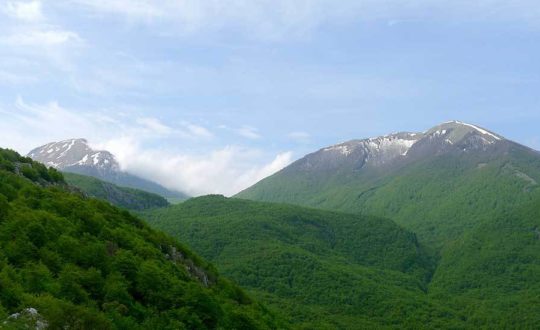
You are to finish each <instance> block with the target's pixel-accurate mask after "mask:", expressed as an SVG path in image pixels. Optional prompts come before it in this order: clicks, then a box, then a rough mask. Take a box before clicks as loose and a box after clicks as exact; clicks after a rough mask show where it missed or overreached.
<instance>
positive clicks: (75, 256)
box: [0, 149, 284, 329]
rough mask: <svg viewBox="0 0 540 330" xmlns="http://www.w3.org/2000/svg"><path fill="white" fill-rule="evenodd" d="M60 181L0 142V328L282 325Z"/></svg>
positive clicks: (166, 243) (200, 264) (204, 268)
mask: <svg viewBox="0 0 540 330" xmlns="http://www.w3.org/2000/svg"><path fill="white" fill-rule="evenodd" d="M67 189H68V188H67V186H66V184H65V183H64V181H63V177H62V175H61V174H60V173H59V172H57V171H56V170H54V169H47V168H46V167H45V166H43V165H41V164H39V163H36V162H33V161H32V160H30V159H29V158H24V157H20V156H19V155H18V154H17V153H15V152H12V151H9V150H3V149H0V322H1V323H0V324H1V327H2V328H8V329H10V328H15V329H29V328H35V329H44V328H50V329H215V328H221V329H252V328H255V329H256V328H262V329H269V328H283V327H284V326H283V325H278V324H276V323H275V321H274V317H273V316H272V315H271V314H269V313H268V312H267V311H266V310H265V309H264V308H263V307H261V306H260V305H258V304H257V303H255V302H253V301H252V300H251V299H250V298H249V297H247V296H246V295H245V294H244V293H243V292H242V290H241V289H240V288H238V287H237V286H235V285H233V284H231V283H229V282H228V281H227V280H225V279H224V278H222V277H220V276H219V275H218V274H217V272H216V271H215V269H214V268H213V267H212V266H211V265H210V264H208V263H206V262H205V261H203V260H201V259H200V258H198V257H197V256H196V255H194V254H193V253H191V252H190V251H189V250H188V249H186V248H185V247H183V246H182V245H180V244H179V243H178V242H177V241H176V240H174V239H172V238H171V237H169V236H167V235H165V234H162V233H160V232H157V231H155V230H152V229H150V228H149V227H148V226H147V225H145V224H144V223H143V222H142V221H141V220H139V219H137V218H135V217H134V216H132V215H131V214H130V213H128V212H127V211H122V210H119V209H117V208H115V207H113V206H111V205H110V204H108V203H106V202H102V201H99V200H96V199H87V198H83V197H81V196H79V195H77V194H73V193H69V192H67Z"/></svg>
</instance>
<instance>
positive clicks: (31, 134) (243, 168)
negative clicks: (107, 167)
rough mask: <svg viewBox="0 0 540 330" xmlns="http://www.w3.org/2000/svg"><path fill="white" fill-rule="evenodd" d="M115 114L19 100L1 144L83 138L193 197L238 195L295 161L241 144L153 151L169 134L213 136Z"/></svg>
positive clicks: (1, 114) (8, 114)
mask: <svg viewBox="0 0 540 330" xmlns="http://www.w3.org/2000/svg"><path fill="white" fill-rule="evenodd" d="M112 113H113V114H112V115H110V114H109V111H96V110H92V111H84V110H81V109H69V108H66V107H63V106H61V105H60V104H59V103H58V102H56V101H52V102H49V103H46V104H34V103H29V102H27V101H25V100H24V99H23V98H22V97H18V98H17V100H16V102H15V103H14V104H13V105H11V106H4V107H0V131H1V132H2V141H0V145H1V146H2V147H9V148H15V149H16V150H19V151H20V152H23V153H25V152H28V151H29V150H31V149H33V148H34V147H37V146H39V145H42V144H45V143H47V142H51V141H60V140H65V139H68V138H74V137H84V138H87V139H88V140H89V141H90V142H91V143H92V144H93V145H94V146H96V147H98V148H104V149H108V150H110V151H111V152H113V153H114V154H115V155H116V156H117V157H118V160H119V162H120V164H121V166H122V168H124V169H126V170H127V171H130V172H132V173H134V174H137V175H140V176H142V177H145V178H147V179H150V180H154V181H157V182H159V183H161V184H163V185H164V186H167V187H169V188H171V189H178V190H182V191H186V192H188V193H190V194H194V195H199V194H207V193H220V194H225V195H232V194H235V193H237V192H239V191H240V190H242V189H245V188H247V187H248V186H250V185H252V184H254V183H255V182H257V181H258V180H261V179H262V178H264V177H266V176H267V175H270V174H272V173H274V172H275V171H277V170H280V169H281V168H283V167H284V166H286V165H288V164H289V163H290V162H291V159H292V153H291V152H283V153H277V154H275V155H269V154H268V153H265V152H263V151H262V150H259V149H256V148H246V147H242V146H237V145H225V146H220V147H215V148H211V149H210V150H207V151H198V152H197V151H193V150H191V151H187V150H181V149H180V150H179V149H178V148H172V147H167V146H163V147H160V148H153V147H152V146H148V142H152V141H153V140H154V139H155V138H156V137H160V138H164V136H167V135H170V136H172V137H173V138H174V139H175V141H176V142H177V143H181V141H183V140H182V139H188V140H187V141H190V143H189V144H190V145H191V144H192V142H193V139H203V140H204V139H208V138H210V137H213V136H214V135H213V134H212V133H211V132H210V131H208V130H207V129H206V128H204V127H203V126H200V125H196V124H193V123H190V122H187V121H183V122H182V123H181V124H180V125H179V126H178V127H176V128H175V127H172V126H169V125H166V124H165V123H164V121H161V120H159V119H157V118H154V117H136V116H135V118H134V119H131V117H133V116H131V115H125V114H121V113H120V114H117V115H115V114H114V113H115V112H112ZM196 149H198V148H196Z"/></svg>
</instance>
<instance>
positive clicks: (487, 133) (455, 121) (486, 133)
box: [446, 120, 501, 141]
mask: <svg viewBox="0 0 540 330" xmlns="http://www.w3.org/2000/svg"><path fill="white" fill-rule="evenodd" d="M450 123H455V124H460V125H464V126H468V127H471V128H474V129H475V130H477V131H478V132H480V133H482V134H484V135H488V136H491V137H492V138H494V139H495V140H499V141H500V140H501V138H500V137H498V136H497V135H495V134H493V133H491V132H488V131H486V130H485V129H483V128H480V127H478V126H475V125H472V124H467V123H464V122H462V121H458V120H454V121H449V122H447V123H446V124H450Z"/></svg>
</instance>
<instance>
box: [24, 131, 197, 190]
mask: <svg viewBox="0 0 540 330" xmlns="http://www.w3.org/2000/svg"><path fill="white" fill-rule="evenodd" d="M28 157H30V158H32V159H34V160H36V161H38V162H40V163H43V164H45V165H46V166H51V167H54V168H56V169H58V170H61V171H63V172H69V173H77V174H82V175H86V176H92V177H95V178H98V179H100V180H103V181H107V182H110V183H113V184H116V185H118V186H121V187H128V188H134V189H140V190H144V191H148V192H151V193H154V194H158V195H160V196H163V197H165V198H171V199H174V200H183V199H186V198H187V197H188V196H187V195H186V194H184V193H182V192H178V191H172V190H170V189H167V188H165V187H163V186H161V185H159V184H157V183H155V182H152V181H148V180H145V179H143V178H140V177H138V176H135V175H132V174H130V173H127V172H124V171H122V170H121V169H120V164H118V162H117V161H116V159H115V157H114V155H113V154H111V153H110V152H108V151H105V150H94V149H92V148H91V147H90V146H89V145H88V141H86V140H85V139H70V140H65V141H60V142H51V143H48V144H46V145H43V146H41V147H38V148H35V149H34V150H32V151H30V152H29V153H28Z"/></svg>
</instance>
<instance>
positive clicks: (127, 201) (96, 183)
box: [64, 172, 169, 211]
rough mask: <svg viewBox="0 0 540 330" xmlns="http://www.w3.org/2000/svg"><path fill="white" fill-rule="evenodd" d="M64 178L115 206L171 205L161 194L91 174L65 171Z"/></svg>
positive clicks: (131, 207) (155, 206)
mask: <svg viewBox="0 0 540 330" xmlns="http://www.w3.org/2000/svg"><path fill="white" fill-rule="evenodd" d="M64 179H65V180H66V182H67V183H68V184H69V185H71V186H73V187H76V188H77V189H79V190H81V191H82V192H83V193H85V194H86V195H88V196H89V197H93V198H99V199H102V200H106V201H108V202H109V203H111V204H113V205H115V206H118V207H122V208H126V209H129V210H133V211H142V210H146V209H152V208H158V207H165V206H168V205H169V202H168V201H167V200H166V199H165V198H164V197H161V196H160V195H157V194H153V193H149V192H146V191H143V190H138V189H133V188H125V187H119V186H117V185H115V184H112V183H110V182H106V181H101V180H99V179H96V178H94V177H90V176H85V175H80V174H75V173H69V172H65V173H64Z"/></svg>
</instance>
